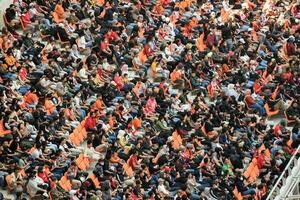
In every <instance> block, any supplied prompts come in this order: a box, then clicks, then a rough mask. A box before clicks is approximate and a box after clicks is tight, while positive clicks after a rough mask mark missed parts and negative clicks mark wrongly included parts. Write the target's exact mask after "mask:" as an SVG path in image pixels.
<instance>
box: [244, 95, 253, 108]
mask: <svg viewBox="0 0 300 200" xmlns="http://www.w3.org/2000/svg"><path fill="white" fill-rule="evenodd" d="M245 101H246V103H247V105H248V106H252V105H253V104H255V101H254V99H253V98H252V97H251V95H247V96H246V97H245Z"/></svg>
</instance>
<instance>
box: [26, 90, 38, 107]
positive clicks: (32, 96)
mask: <svg viewBox="0 0 300 200" xmlns="http://www.w3.org/2000/svg"><path fill="white" fill-rule="evenodd" d="M24 100H25V102H26V103H27V104H33V103H36V102H38V100H39V97H38V96H37V95H36V94H34V93H32V92H29V93H28V94H26V95H25V97H24Z"/></svg>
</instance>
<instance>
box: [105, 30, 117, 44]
mask: <svg viewBox="0 0 300 200" xmlns="http://www.w3.org/2000/svg"><path fill="white" fill-rule="evenodd" d="M105 37H106V38H107V40H108V41H109V43H111V42H112V41H116V40H118V39H119V35H118V34H117V33H116V32H114V31H112V32H109V33H107V34H106V35H105Z"/></svg>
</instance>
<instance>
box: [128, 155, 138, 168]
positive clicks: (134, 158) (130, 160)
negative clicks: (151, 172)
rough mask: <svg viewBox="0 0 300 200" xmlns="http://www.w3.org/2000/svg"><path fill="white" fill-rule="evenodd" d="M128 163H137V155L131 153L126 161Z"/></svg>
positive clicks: (134, 164) (133, 164)
mask: <svg viewBox="0 0 300 200" xmlns="http://www.w3.org/2000/svg"><path fill="white" fill-rule="evenodd" d="M127 163H128V165H129V166H130V167H134V166H136V165H137V155H135V154H133V155H131V156H130V158H129V159H128V161H127Z"/></svg>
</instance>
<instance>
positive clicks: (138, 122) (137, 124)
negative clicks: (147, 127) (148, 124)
mask: <svg viewBox="0 0 300 200" xmlns="http://www.w3.org/2000/svg"><path fill="white" fill-rule="evenodd" d="M132 126H133V127H134V128H135V129H139V128H141V127H142V120H141V119H139V118H134V119H133V120H132Z"/></svg>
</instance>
